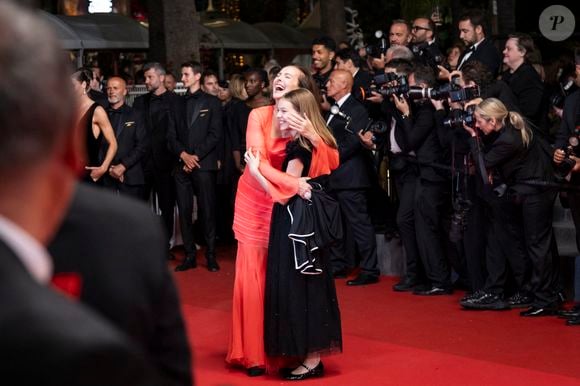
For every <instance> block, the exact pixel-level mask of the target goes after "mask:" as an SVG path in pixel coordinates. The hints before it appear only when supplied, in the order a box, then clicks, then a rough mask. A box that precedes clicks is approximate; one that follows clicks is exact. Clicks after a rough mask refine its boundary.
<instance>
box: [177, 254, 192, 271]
mask: <svg viewBox="0 0 580 386" xmlns="http://www.w3.org/2000/svg"><path fill="white" fill-rule="evenodd" d="M195 267H197V262H196V261H195V256H193V257H191V256H190V257H187V258H186V259H185V260H183V263H181V264H179V265H178V266H177V267H175V272H181V271H187V270H188V269H193V268H195Z"/></svg>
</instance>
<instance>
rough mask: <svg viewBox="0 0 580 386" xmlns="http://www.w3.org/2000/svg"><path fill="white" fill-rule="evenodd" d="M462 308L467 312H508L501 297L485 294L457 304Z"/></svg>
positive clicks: (507, 307)
mask: <svg viewBox="0 0 580 386" xmlns="http://www.w3.org/2000/svg"><path fill="white" fill-rule="evenodd" d="M459 304H461V306H462V307H463V308H466V309H469V310H508V309H509V306H508V304H507V303H506V302H505V301H504V300H503V296H501V295H497V294H493V293H490V292H485V293H483V294H482V295H481V296H479V297H474V298H471V299H468V300H462V301H460V302H459Z"/></svg>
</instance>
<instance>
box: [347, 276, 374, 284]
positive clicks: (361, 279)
mask: <svg viewBox="0 0 580 386" xmlns="http://www.w3.org/2000/svg"><path fill="white" fill-rule="evenodd" d="M378 282H379V278H378V277H376V276H368V275H358V276H357V277H356V278H354V279H352V280H349V281H347V282H346V285H350V286H353V285H367V284H374V283H378Z"/></svg>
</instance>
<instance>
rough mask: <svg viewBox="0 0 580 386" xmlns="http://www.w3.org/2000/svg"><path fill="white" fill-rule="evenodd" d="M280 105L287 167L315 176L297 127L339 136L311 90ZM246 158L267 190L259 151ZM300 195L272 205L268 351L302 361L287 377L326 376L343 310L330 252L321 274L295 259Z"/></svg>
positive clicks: (328, 137)
mask: <svg viewBox="0 0 580 386" xmlns="http://www.w3.org/2000/svg"><path fill="white" fill-rule="evenodd" d="M276 109H277V113H276V118H277V120H278V124H279V126H280V129H281V130H282V133H283V135H286V136H288V137H292V138H294V139H293V140H291V141H289V142H288V144H287V147H286V158H285V161H284V164H283V170H285V171H286V173H288V174H291V175H293V176H302V177H303V176H310V177H317V175H313V173H312V170H310V166H311V165H312V166H313V167H314V161H313V153H312V148H313V146H312V144H311V143H310V142H309V141H308V140H307V139H305V138H304V137H302V136H301V135H299V134H298V132H297V131H296V130H295V127H300V125H301V124H305V123H306V124H308V123H307V122H306V121H310V124H311V125H312V127H313V128H314V130H315V131H316V133H317V134H318V135H319V136H320V138H321V139H322V140H323V141H324V142H326V143H327V144H328V145H329V146H331V147H333V148H334V149H336V146H337V145H336V141H335V139H334V137H333V136H332V134H331V133H330V131H329V130H328V128H327V126H326V124H325V122H324V120H323V119H322V116H321V115H320V112H319V109H318V103H317V101H316V99H315V98H314V96H313V95H312V93H311V92H310V91H308V90H306V89H298V90H294V91H290V92H288V93H287V94H286V95H284V97H283V98H281V99H280V100H279V102H278V104H277V106H276ZM298 122H300V123H298ZM245 159H246V163H247V164H248V167H249V168H250V171H251V173H252V175H253V176H254V177H255V178H256V179H258V181H260V182H261V183H262V185H263V186H264V188H265V189H267V186H268V185H267V183H266V182H265V179H264V177H263V176H262V175H261V174H260V172H259V170H258V165H259V154H257V155H254V154H253V152H252V149H248V151H247V152H246V155H245ZM316 162H320V160H318V159H317V160H316ZM315 174H316V173H315ZM300 199H301V198H299V197H297V196H295V197H293V198H292V199H291V200H290V202H288V203H286V204H285V205H282V204H278V203H277V204H275V205H274V208H273V211H272V223H271V228H270V245H269V248H268V263H267V271H266V291H265V311H264V335H265V336H264V342H265V349H266V354H267V355H268V357H270V358H271V359H277V358H281V359H283V360H284V361H285V362H288V361H292V362H295V361H296V360H298V361H299V362H298V363H301V364H300V365H299V366H298V367H297V368H295V369H289V370H287V371H284V372H283V374H282V375H283V377H284V378H285V379H289V380H300V379H306V378H309V377H317V376H322V375H323V372H324V367H323V365H322V362H321V360H320V356H321V355H323V354H331V353H337V352H341V351H342V335H341V323H340V311H339V308H338V300H337V296H336V289H335V287H334V280H333V278H332V274H331V272H330V269H328V267H329V265H328V264H327V261H326V259H327V256H326V253H324V251H321V253H320V255H318V257H319V259H320V261H319V262H318V263H319V264H320V265H319V267H321V268H322V272H320V273H319V274H316V273H314V272H313V271H308V272H305V270H304V269H297V265H296V264H295V256H294V252H293V251H294V248H293V244H292V242H291V240H290V239H289V238H288V234H289V232H290V226H291V221H292V220H291V216H290V214H289V212H288V206H289V205H291V204H292V201H293V200H300ZM313 273H314V274H313Z"/></svg>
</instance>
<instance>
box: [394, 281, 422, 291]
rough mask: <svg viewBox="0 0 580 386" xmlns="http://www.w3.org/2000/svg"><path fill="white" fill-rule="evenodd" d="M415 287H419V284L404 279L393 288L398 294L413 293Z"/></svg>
mask: <svg viewBox="0 0 580 386" xmlns="http://www.w3.org/2000/svg"><path fill="white" fill-rule="evenodd" d="M415 285H417V283H415V282H414V281H411V280H407V279H403V280H401V281H400V282H398V283H397V284H395V285H394V286H393V291H397V292H408V291H413V288H415Z"/></svg>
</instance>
